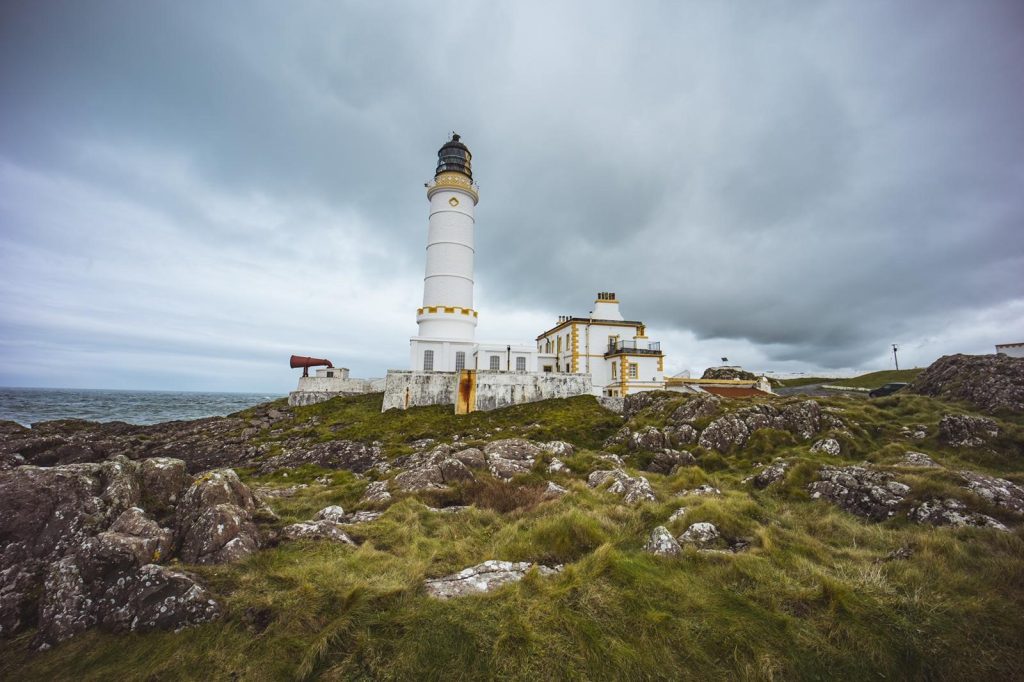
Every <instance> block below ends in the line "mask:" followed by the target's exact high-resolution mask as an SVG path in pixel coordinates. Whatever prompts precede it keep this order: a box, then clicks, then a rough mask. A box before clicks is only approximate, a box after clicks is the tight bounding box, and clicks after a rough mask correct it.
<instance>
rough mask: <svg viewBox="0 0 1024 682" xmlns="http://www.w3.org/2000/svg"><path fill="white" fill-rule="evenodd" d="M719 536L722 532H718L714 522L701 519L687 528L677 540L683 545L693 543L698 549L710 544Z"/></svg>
mask: <svg viewBox="0 0 1024 682" xmlns="http://www.w3.org/2000/svg"><path fill="white" fill-rule="evenodd" d="M721 537H722V534H721V533H719V532H718V528H716V527H715V524H713V523H707V522H706V521H701V522H698V523H694V524H692V525H691V526H690V527H689V528H687V529H686V530H685V531H684V532H683V534H682V535H680V536H679V542H680V543H682V544H684V545H694V546H696V547H697V548H698V549H700V548H704V547H709V546H711V545H712V544H714V543H715V542H716V541H717V540H718V539H720V538H721Z"/></svg>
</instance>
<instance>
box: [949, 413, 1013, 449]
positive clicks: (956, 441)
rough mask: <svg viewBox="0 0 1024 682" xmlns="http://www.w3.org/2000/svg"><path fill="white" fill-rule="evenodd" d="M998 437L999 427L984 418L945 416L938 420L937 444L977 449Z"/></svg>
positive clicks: (956, 415)
mask: <svg viewBox="0 0 1024 682" xmlns="http://www.w3.org/2000/svg"><path fill="white" fill-rule="evenodd" d="M998 435H999V425H998V424H996V423H995V422H994V421H992V420H991V419H986V418H985V417H972V416H971V415H967V414H947V415H945V416H944V417H942V419H941V420H939V442H941V443H945V444H946V445H949V446H950V447H954V448H979V447H981V446H983V445H985V444H986V443H987V442H988V441H990V440H992V439H993V438H995V437H997V436H998Z"/></svg>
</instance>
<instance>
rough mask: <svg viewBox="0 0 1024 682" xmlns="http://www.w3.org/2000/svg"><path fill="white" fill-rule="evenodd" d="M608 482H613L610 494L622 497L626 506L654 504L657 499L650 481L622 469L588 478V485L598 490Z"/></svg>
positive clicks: (600, 472) (598, 472)
mask: <svg viewBox="0 0 1024 682" xmlns="http://www.w3.org/2000/svg"><path fill="white" fill-rule="evenodd" d="M608 481H611V485H609V486H608V492H610V493H613V494H615V495H620V496H622V500H623V502H625V503H626V504H633V503H635V502H652V501H654V500H655V499H657V498H656V497H655V495H654V490H653V489H652V488H651V483H650V481H648V480H647V479H646V478H644V477H643V476H630V475H629V474H627V473H626V472H625V471H623V470H622V469H610V470H605V471H595V472H593V473H591V474H590V476H588V477H587V485H589V486H590V487H591V488H597V487H598V486H600V485H602V484H604V483H606V482H608Z"/></svg>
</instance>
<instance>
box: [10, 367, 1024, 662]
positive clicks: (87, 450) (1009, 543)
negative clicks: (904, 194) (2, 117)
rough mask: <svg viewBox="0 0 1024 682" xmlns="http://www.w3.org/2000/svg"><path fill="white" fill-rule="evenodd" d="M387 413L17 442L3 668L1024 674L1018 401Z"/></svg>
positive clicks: (271, 414)
mask: <svg viewBox="0 0 1024 682" xmlns="http://www.w3.org/2000/svg"><path fill="white" fill-rule="evenodd" d="M946 360H947V359H943V360H942V361H940V363H943V362H944V361H946ZM937 364H939V363H937ZM971 366H972V367H973V365H971ZM939 370H941V371H942V372H946V371H947V370H944V369H942V366H940V367H939V368H938V369H936V372H939ZM972 371H973V370H972ZM929 372H931V369H929V370H928V371H927V372H925V373H924V374H923V375H922V376H923V377H925V378H926V379H927V377H928V374H929ZM944 376H949V375H945V374H944ZM954 376H955V375H954ZM947 381H950V379H948V378H947ZM933 384H934V382H933V381H932V380H931V379H928V380H927V381H925V382H924V383H923V384H922V385H923V386H932V385H933ZM915 385H917V384H915ZM950 390H952V389H950ZM957 390H959V389H957ZM1003 393H1007V392H1006V391H1004V392H1003ZM1008 393H1009V394H1012V391H1009V392H1008ZM957 395H958V396H960V398H961V399H966V398H964V397H963V395H962V392H961V393H958V394H957ZM972 395H973V394H972ZM379 399H380V397H379V396H360V397H356V398H348V399H338V400H335V401H331V402H329V403H324V404H321V405H315V406H309V407H301V408H295V409H289V408H286V407H284V406H283V405H281V404H280V403H274V404H269V405H264V406H260V407H258V408H254V409H252V410H247V411H245V412H242V413H239V414H236V415H232V416H230V417H226V418H215V419H204V420H198V421H194V422H176V423H168V424H159V425H155V426H149V427H137V426H129V425H126V424H116V423H115V424H95V423H88V422H81V421H60V422H48V423H44V424H39V425H35V426H34V427H33V428H32V429H25V428H23V427H20V426H18V425H16V424H13V423H9V422H7V423H3V424H0V638H2V639H0V661H2V662H0V677H4V678H8V677H10V678H12V679H13V678H24V677H44V678H75V679H82V678H92V677H96V678H98V677H105V676H110V675H121V676H128V677H150V676H152V677H154V678H161V679H164V678H183V679H185V678H190V677H192V676H193V675H192V673H193V672H194V666H196V665H203V666H204V668H203V676H204V677H210V678H213V679H217V678H228V677H232V678H245V679H277V678H280V677H283V676H287V677H299V678H308V677H318V676H325V677H341V678H349V677H357V678H367V677H368V678H376V677H389V678H392V677H394V678H406V677H416V676H421V675H422V673H423V671H424V670H431V671H432V673H434V674H436V676H454V677H460V676H461V677H469V678H476V677H497V676H503V677H512V678H523V679H525V678H529V679H536V678H543V679H550V678H565V677H583V678H591V679H594V678H619V679H622V678H666V677H672V678H677V677H687V676H691V677H694V676H695V677H753V678H771V677H782V678H792V677H815V676H819V677H820V676H831V677H835V676H838V677H868V676H871V677H875V676H885V677H897V678H905V677H925V678H935V679H945V678H948V679H962V678H965V677H980V676H982V675H985V676H991V677H997V678H1000V679H1011V678H1015V677H1021V676H1024V664H1022V663H1021V662H1020V658H1019V655H1018V650H1019V643H1020V640H1019V634H1020V632H1021V631H1024V615H1022V614H1024V608H1022V607H1024V467H1022V462H1024V459H1022V458H1024V426H1022V424H1024V416H1022V415H1021V414H1020V411H1019V410H1018V411H1017V412H1012V411H1010V412H1008V411H1007V410H1006V409H1005V407H1006V405H1007V404H1008V403H1007V402H1006V401H1005V400H1002V399H1000V400H999V401H997V402H998V405H999V406H1001V407H1000V409H999V410H995V411H992V410H989V407H991V406H992V404H994V403H991V401H990V402H989V403H985V409H984V410H983V412H988V414H978V413H977V412H973V411H972V410H971V409H970V408H969V407H965V403H964V402H944V401H942V400H938V399H935V398H932V397H924V396H917V395H906V396H901V395H897V396H893V397H890V398H885V399H881V400H875V401H864V400H862V399H850V398H843V397H830V398H820V399H817V398H816V399H807V398H806V397H792V398H781V399H774V400H772V399H757V400H754V401H750V400H747V401H729V400H722V399H719V398H716V397H714V396H710V395H703V396H682V395H679V394H673V393H642V394H638V395H635V396H630V397H628V398H627V399H626V401H625V403H624V405H623V411H622V414H621V415H620V414H616V413H613V412H609V411H608V410H606V409H604V408H602V407H601V406H600V405H599V404H598V403H597V401H595V400H593V399H592V398H585V397H584V398H575V399H571V400H560V401H548V402H546V403H538V404H534V405H528V406H519V407H516V408H510V409H509V410H502V411H498V412H494V413H476V414H473V415H468V416H464V417H456V416H454V415H451V414H450V412H449V411H447V410H444V409H443V408H423V409H420V410H410V411H408V412H402V413H399V412H391V413H387V414H383V415H382V414H380V413H379ZM979 409H980V408H979ZM125 633H137V634H136V635H133V636H132V638H131V639H125V637H126V634H125ZM968 651H969V652H971V654H972V655H971V656H964V655H963V654H964V653H966V652H968ZM116 652H120V653H116ZM125 652H127V654H126V653H125ZM481 652H486V653H485V655H480V654H481ZM140 666H141V667H140Z"/></svg>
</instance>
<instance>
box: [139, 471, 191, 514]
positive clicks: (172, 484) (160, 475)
mask: <svg viewBox="0 0 1024 682" xmlns="http://www.w3.org/2000/svg"><path fill="white" fill-rule="evenodd" d="M139 476H140V478H141V481H142V498H143V503H144V505H145V509H146V510H147V511H148V512H149V513H151V514H161V513H167V512H169V511H171V510H173V508H174V506H175V505H176V504H177V503H178V499H179V498H180V497H181V494H182V493H183V492H185V488H186V486H188V484H189V476H188V471H187V470H186V468H185V462H184V461H182V460H180V459H172V458H170V457H152V458H150V459H144V460H142V461H141V462H140V463H139Z"/></svg>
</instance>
